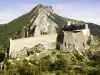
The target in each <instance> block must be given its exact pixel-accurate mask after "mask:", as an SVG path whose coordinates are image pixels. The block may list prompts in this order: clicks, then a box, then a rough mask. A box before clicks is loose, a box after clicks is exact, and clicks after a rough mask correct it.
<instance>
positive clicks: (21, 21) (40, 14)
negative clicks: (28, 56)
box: [0, 4, 100, 47]
mask: <svg viewBox="0 0 100 75" xmlns="http://www.w3.org/2000/svg"><path fill="white" fill-rule="evenodd" d="M68 21H70V22H71V23H72V24H73V23H74V24H76V25H84V24H85V23H86V22H83V21H78V20H74V19H70V18H65V17H61V16H59V15H57V14H56V13H55V12H54V11H53V10H52V7H51V6H43V5H41V4H39V5H37V6H36V7H34V8H33V9H32V10H31V11H30V12H29V13H26V14H24V15H22V16H20V17H18V18H16V19H14V20H12V21H11V22H9V23H7V24H5V25H2V26H0V45H3V46H5V47H9V38H10V37H11V38H12V39H20V38H27V37H31V36H33V37H35V36H40V35H47V34H52V33H58V32H59V31H61V29H62V27H63V26H65V25H68V24H67V23H68ZM89 28H90V32H91V33H92V34H93V35H96V36H100V30H99V28H100V26H98V25H95V24H92V23H89Z"/></svg>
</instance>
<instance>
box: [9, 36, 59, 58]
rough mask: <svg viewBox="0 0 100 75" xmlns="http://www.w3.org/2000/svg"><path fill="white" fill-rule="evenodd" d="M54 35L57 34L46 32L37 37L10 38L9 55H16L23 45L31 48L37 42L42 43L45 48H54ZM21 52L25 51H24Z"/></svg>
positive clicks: (22, 48)
mask: <svg viewBox="0 0 100 75" xmlns="http://www.w3.org/2000/svg"><path fill="white" fill-rule="evenodd" d="M56 37H57V34H48V35H42V36H39V37H29V38H22V39H16V40H11V39H10V50H9V56H10V57H13V56H16V53H17V54H18V52H20V51H21V50H24V48H25V47H27V48H31V47H34V46H35V45H37V44H39V43H40V44H43V46H44V47H45V48H46V49H54V48H55V46H54V45H53V43H54V42H56ZM23 52H24V53H25V51H23Z"/></svg>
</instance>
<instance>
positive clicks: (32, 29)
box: [28, 5, 58, 36]
mask: <svg viewBox="0 0 100 75" xmlns="http://www.w3.org/2000/svg"><path fill="white" fill-rule="evenodd" d="M51 14H54V12H53V10H52V7H51V6H43V5H38V6H36V9H35V10H34V11H33V13H32V15H31V16H32V19H31V20H30V22H29V24H28V25H29V29H28V30H29V33H30V34H32V35H33V36H40V35H46V34H52V33H57V30H56V28H58V25H57V24H56V23H55V22H54V21H53V20H52V19H50V18H49V17H52V18H54V17H53V16H52V15H51ZM54 19H55V18H54Z"/></svg>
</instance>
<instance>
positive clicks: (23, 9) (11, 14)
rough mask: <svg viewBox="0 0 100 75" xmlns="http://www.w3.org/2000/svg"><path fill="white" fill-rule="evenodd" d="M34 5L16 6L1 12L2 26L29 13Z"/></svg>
mask: <svg viewBox="0 0 100 75" xmlns="http://www.w3.org/2000/svg"><path fill="white" fill-rule="evenodd" d="M34 6H35V5H34V4H23V3H22V4H18V5H17V4H16V5H12V8H6V9H4V10H2V11H0V24H4V23H8V22H10V21H12V20H13V19H15V18H17V17H19V16H21V15H23V14H25V13H28V12H29V11H31V10H32V8H33V7H34Z"/></svg>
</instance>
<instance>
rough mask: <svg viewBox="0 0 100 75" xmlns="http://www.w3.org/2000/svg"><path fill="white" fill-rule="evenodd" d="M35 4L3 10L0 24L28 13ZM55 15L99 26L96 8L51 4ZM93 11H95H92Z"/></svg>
mask: <svg viewBox="0 0 100 75" xmlns="http://www.w3.org/2000/svg"><path fill="white" fill-rule="evenodd" d="M34 6H36V4H24V3H20V4H16V5H12V8H7V9H4V10H3V11H0V23H8V22H9V21H11V20H13V19H15V18H17V17H19V16H21V15H23V14H25V13H27V12H29V11H31V10H32V8H33V7H34ZM51 6H52V7H53V10H54V12H55V13H57V14H59V15H61V16H64V17H67V18H72V19H77V20H82V21H86V22H94V23H97V24H100V22H99V20H100V16H98V14H99V13H100V11H99V10H98V9H97V8H96V7H93V9H92V7H91V8H90V7H87V6H85V7H87V8H82V9H81V6H80V7H79V6H78V5H73V4H52V5H51ZM94 10H95V11H94Z"/></svg>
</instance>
